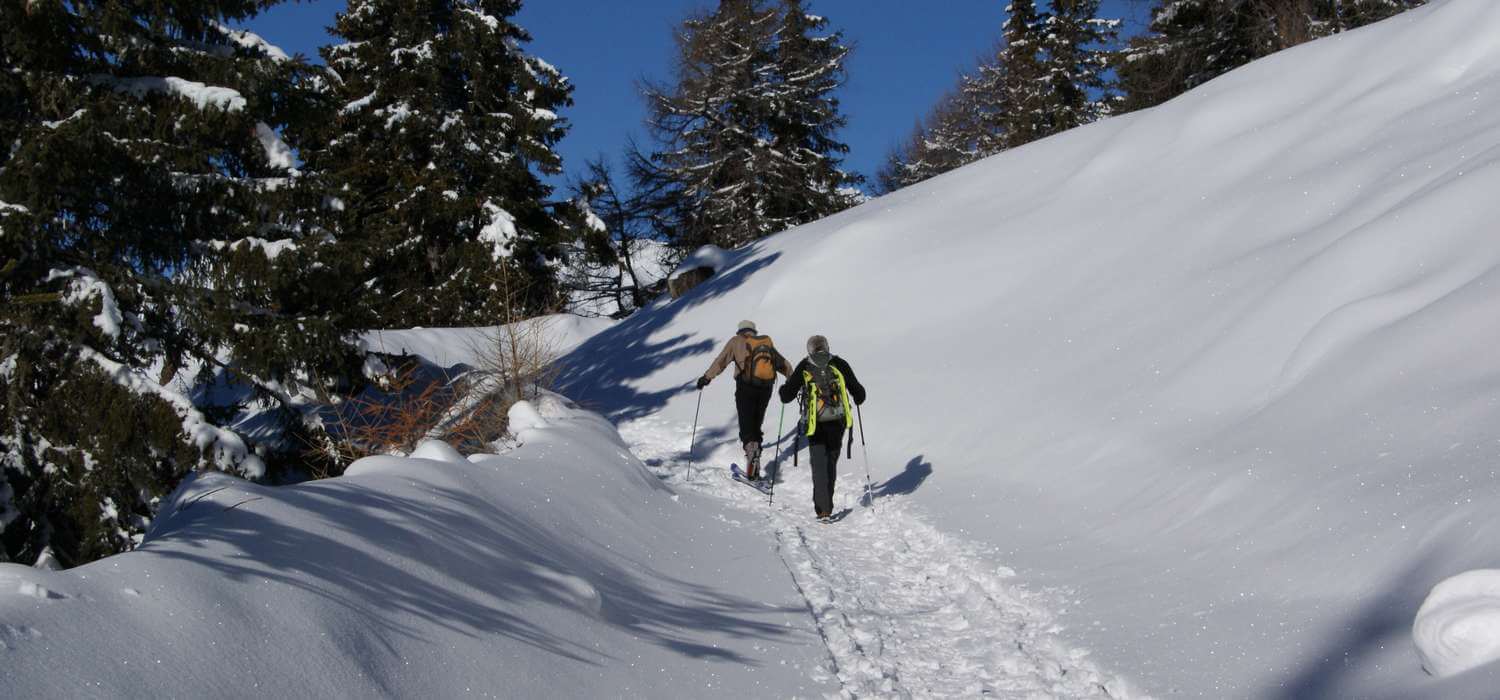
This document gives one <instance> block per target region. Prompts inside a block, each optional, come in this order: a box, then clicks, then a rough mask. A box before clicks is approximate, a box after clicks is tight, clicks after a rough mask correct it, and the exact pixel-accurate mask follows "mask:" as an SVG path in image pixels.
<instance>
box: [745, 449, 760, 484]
mask: <svg viewBox="0 0 1500 700" xmlns="http://www.w3.org/2000/svg"><path fill="white" fill-rule="evenodd" d="M745 476H747V477H750V480H751V481H757V480H759V479H760V443H758V442H747V443H745Z"/></svg>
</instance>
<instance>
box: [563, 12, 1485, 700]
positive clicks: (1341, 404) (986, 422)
mask: <svg viewBox="0 0 1500 700" xmlns="http://www.w3.org/2000/svg"><path fill="white" fill-rule="evenodd" d="M1496 35H1500V5H1497V4H1495V3H1491V2H1487V1H1485V0H1447V1H1446V2H1435V3H1433V4H1432V5H1430V6H1428V7H1426V8H1423V9H1421V10H1417V11H1413V12H1409V13H1406V14H1404V15H1401V16H1399V17H1397V18H1394V19H1392V20H1389V21H1386V22H1382V23H1380V24H1377V25H1374V26H1371V27H1368V28H1365V29H1362V30H1360V31H1356V32H1351V33H1348V34H1344V35H1340V36H1336V37H1332V38H1330V39H1326V40H1322V41H1318V42H1314V43H1312V44H1308V45H1305V46H1302V47H1298V48H1296V49H1293V50H1290V51H1286V52H1283V53H1280V54H1277V55H1275V56H1272V57H1270V58H1268V59H1265V60H1262V61H1259V62H1257V63H1255V64H1252V65H1250V66H1247V67H1245V68H1243V69H1241V70H1238V71H1235V72H1233V73H1231V74H1229V75H1226V76H1224V77H1222V78H1220V79H1218V80H1215V81H1213V82H1212V83H1210V84H1208V85H1205V86H1203V87H1202V88H1200V89H1198V90H1195V91H1193V92H1191V93H1188V94H1186V95H1184V96H1182V97H1181V98H1179V99H1177V100H1174V101H1172V102H1170V103H1168V104H1166V105H1163V106H1161V107H1159V108H1156V109H1153V110H1150V111H1147V112H1143V113H1137V114H1132V115H1128V116H1125V117H1121V118H1116V119H1112V120H1108V121H1106V122H1102V123H1099V124H1095V125H1092V126H1090V127H1086V128H1083V129H1079V130H1075V131H1073V132H1069V133H1067V134H1063V135H1060V136H1058V137H1054V138H1052V139H1048V140H1045V141H1042V142H1038V143H1035V144H1031V145H1029V146H1027V147H1025V148H1022V149H1018V150H1016V151H1012V152H1009V153H1005V154H1002V155H1000V156H997V157H995V158H991V159H988V160H986V161H982V162H980V163H976V164H974V165H972V166H970V167H967V168H964V169H961V170H959V171H955V172H953V173H949V174H948V175H945V176H942V177H939V178H936V179H934V180H931V181H929V182H926V183H923V184H921V185H918V186H915V187H911V188H908V189H906V190H902V191H900V192H897V193H895V194H892V195H890V196H887V197H883V198H881V199H877V200H874V201H871V202H869V203H867V204H865V205H863V206H861V207H859V208H857V209H854V210H851V211H849V212H846V213H844V214H841V215H839V216H835V217H832V218H830V219H827V220H824V221H821V222H817V223H814V224H810V225H808V226H804V227H801V228H799V229H794V230H792V231H790V232H787V233H785V234H782V235H780V236H776V237H773V238H771V239H767V240H765V241H762V242H761V243H759V244H757V245H755V246H752V247H751V248H748V249H744V250H740V251H736V252H734V253H732V254H731V255H730V257H729V259H728V261H727V265H726V266H725V268H724V269H722V270H721V271H720V272H719V274H718V275H716V276H715V277H714V278H712V279H710V280H709V281H708V282H707V283H705V284H704V285H702V286H701V287H699V288H698V289H696V290H694V291H693V292H692V293H691V294H689V295H688V296H686V297H684V298H682V299H680V300H677V301H675V302H670V303H663V304H659V305H657V306H654V307H653V308H651V309H648V310H646V311H644V312H641V313H638V314H637V315H635V316H633V317H631V318H629V319H626V320H625V321H623V322H622V323H620V324H618V325H617V326H615V327H613V328H611V329H609V330H607V331H605V332H603V333H601V334H600V335H597V336H595V337H594V338H593V339H591V340H590V341H588V342H586V343H584V344H583V345H582V346H581V347H580V348H579V349H578V350H576V351H574V352H573V353H572V355H571V356H570V357H569V363H570V365H571V370H570V372H569V374H568V376H567V380H566V385H565V387H564V391H565V393H568V394H569V395H570V396H573V397H574V398H577V399H579V400H581V401H584V402H586V403H587V404H589V405H591V406H594V407H597V408H600V409H602V410H604V411H605V412H606V413H607V414H608V415H610V416H611V417H612V418H614V419H616V420H617V421H620V422H622V423H623V424H624V425H625V426H627V429H626V430H625V432H626V433H627V434H629V433H630V430H629V429H628V426H629V425H630V424H631V422H632V421H636V420H640V419H642V418H645V417H647V416H651V417H653V420H671V421H677V422H680V423H681V424H683V425H686V424H688V423H689V422H690V421H691V420H692V418H693V415H694V411H695V399H696V398H697V397H696V396H695V395H694V393H693V392H692V390H691V386H690V382H691V381H692V380H693V379H694V378H696V377H697V376H698V375H699V374H700V373H701V372H702V371H703V370H704V368H706V366H707V365H708V362H709V361H710V360H711V359H712V354H713V353H714V352H715V351H716V350H717V349H718V345H719V344H720V343H722V342H723V340H724V339H725V338H726V337H727V336H728V335H729V334H730V333H731V332H732V331H733V329H734V324H735V323H736V322H737V321H738V320H739V319H740V318H751V319H754V320H756V321H757V322H758V323H760V325H761V327H762V329H763V330H765V331H766V332H768V333H770V334H771V335H772V336H773V337H775V338H776V339H777V340H778V342H779V344H780V346H781V347H782V348H784V349H785V350H786V351H787V353H788V354H789V355H791V354H793V351H794V350H800V346H801V344H802V340H803V339H805V338H806V337H807V336H808V335H810V334H812V333H823V334H826V335H827V336H829V338H830V339H831V340H832V344H833V350H834V352H835V353H836V354H839V355H842V356H844V357H846V358H847V359H849V360H850V362H851V363H852V364H853V366H854V368H855V370H856V371H857V372H858V373H859V375H860V378H861V380H862V381H863V382H864V383H865V384H866V386H867V387H868V388H869V390H870V401H869V403H868V404H867V406H866V407H865V415H866V417H867V418H868V420H869V423H868V424H867V426H866V428H867V430H868V437H869V443H870V445H869V447H870V456H871V467H872V469H873V471H874V472H875V474H874V477H875V479H876V481H882V480H890V479H895V478H901V477H902V476H903V475H904V474H906V473H907V471H909V470H910V468H911V465H913V464H919V465H920V464H925V465H929V468H930V469H931V472H932V473H931V475H930V476H929V477H926V478H925V479H923V480H921V483H920V486H919V487H918V488H916V489H915V490H913V491H912V492H911V493H910V495H902V496H900V497H901V498H910V499H913V500H914V501H915V502H916V503H917V504H918V505H920V506H921V507H922V508H924V509H925V510H926V511H927V512H929V513H932V514H940V515H941V517H940V519H939V521H938V526H939V527H940V529H942V530H944V531H947V532H951V533H955V534H959V535H962V536H965V537H968V538H972V539H973V540H976V541H978V542H981V543H984V544H988V545H991V546H995V547H998V548H1000V549H1001V551H1003V552H1005V553H1006V561H1004V562H1003V563H1005V564H1007V565H1010V566H1014V567H1016V568H1017V569H1018V570H1019V571H1020V572H1021V574H1022V576H1023V579H1025V580H1029V581H1033V582H1037V583H1040V584H1043V585H1056V586H1066V587H1067V588H1069V589H1071V590H1072V591H1074V592H1075V594H1076V602H1075V605H1074V606H1073V608H1072V615H1071V616H1070V617H1069V620H1070V621H1071V622H1072V624H1073V634H1074V635H1076V637H1077V638H1078V639H1081V640H1082V641H1083V642H1084V644H1085V646H1088V647H1089V648H1091V649H1093V650H1094V651H1095V652H1096V653H1098V654H1099V656H1100V657H1102V658H1103V659H1104V660H1105V661H1107V662H1108V663H1109V664H1110V665H1111V666H1113V667H1115V668H1117V669H1118V670H1120V671H1122V672H1124V673H1126V674H1127V675H1131V676H1132V677H1133V678H1135V679H1136V680H1138V681H1139V683H1140V685H1142V686H1143V687H1145V688H1146V689H1148V690H1152V691H1154V692H1160V693H1163V694H1170V693H1173V692H1185V693H1193V694H1205V695H1212V696H1246V695H1251V696H1265V695H1279V694H1286V695H1299V696H1305V695H1316V694H1338V695H1347V694H1368V695H1380V694H1384V693H1393V694H1396V695H1402V694H1413V693H1432V694H1437V695H1443V694H1448V693H1452V692H1458V691H1456V690H1455V688H1457V687H1459V686H1454V685H1452V684H1447V685H1443V684H1438V683H1436V682H1433V681H1430V680H1429V679H1427V678H1426V677H1425V676H1424V675H1423V674H1422V671H1421V670H1420V668H1419V666H1418V664H1417V661H1416V658H1415V655H1414V654H1413V653H1412V652H1411V648H1410V640H1409V629H1410V624H1411V619H1412V615H1413V614H1414V613H1415V611H1416V608H1417V606H1418V604H1419V603H1420V602H1421V598H1422V596H1423V595H1424V594H1425V593H1426V592H1427V590H1428V589H1429V588H1430V587H1431V585H1432V584H1434V583H1436V582H1437V581H1439V580H1441V579H1442V578H1444V577H1446V576H1448V575H1452V574H1454V573H1458V572H1459V571H1462V570H1465V569H1468V568H1475V567H1478V566H1483V565H1486V564H1492V563H1493V557H1494V556H1495V552H1497V551H1500V534H1496V533H1500V529H1497V528H1496V527H1494V525H1497V524H1500V515H1497V513H1500V508H1497V506H1500V477H1497V472H1496V471H1495V469H1494V463H1495V460H1496V458H1497V452H1500V447H1497V446H1500V442H1497V437H1500V427H1497V426H1500V396H1497V394H1496V390H1497V389H1500V360H1497V359H1496V356H1495V353H1494V352H1493V351H1492V348H1494V347H1496V346H1497V345H1500V316H1497V315H1496V314H1495V313H1494V309H1496V308H1500V274H1497V272H1496V270H1497V266H1500V237H1497V236H1496V235H1495V233H1494V232H1495V227H1496V223H1495V222H1496V220H1497V218H1500V203H1497V201H1496V198H1495V197H1494V195H1493V193H1494V192H1496V191H1500V92H1497V91H1496V90H1495V88H1494V86H1495V85H1497V84H1500V45H1497V44H1496V43H1495V42H1494V41H1493V40H1492V37H1494V36H1496ZM796 354H798V355H800V352H797V353H796ZM727 383H728V382H727V381H719V382H716V383H715V384H714V385H712V386H710V387H709V388H708V389H707V390H705V393H704V396H703V407H702V417H701V418H700V419H699V423H700V431H703V432H700V436H702V435H703V434H704V433H707V444H709V445H713V446H716V449H717V450H718V451H717V452H716V453H714V454H713V456H712V457H711V458H710V459H713V460H723V459H727V458H728V457H729V456H730V455H732V454H733V451H734V450H733V448H732V447H731V446H728V445H727V443H732V442H733V441H734V438H733V432H734V429H733V404H732V401H731V400H730V396H729V394H730V390H729V388H728V387H726V386H724V385H725V384H727ZM773 415H774V408H773ZM767 422H768V423H770V422H771V421H770V420H768V421H767ZM772 429H774V426H773V427H772ZM701 458H702V457H701V455H700V459H701ZM851 466H852V465H851ZM848 473H850V472H848V471H846V472H845V474H848ZM851 483H852V482H851V481H849V480H848V478H847V477H846V481H845V482H844V486H843V488H850V484H851ZM1490 672H1491V673H1492V671H1490ZM1460 682H1461V683H1462V682H1468V681H1465V680H1464V679H1460ZM1468 687H1470V688H1473V687H1480V686H1468Z"/></svg>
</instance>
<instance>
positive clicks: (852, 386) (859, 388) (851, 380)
mask: <svg viewBox="0 0 1500 700" xmlns="http://www.w3.org/2000/svg"><path fill="white" fill-rule="evenodd" d="M830 364H837V365H838V368H839V372H840V373H842V374H843V375H844V386H845V387H846V388H847V389H849V398H851V399H854V405H856V406H858V405H860V404H862V403H864V402H865V387H864V385H863V384H860V383H859V379H858V378H856V377H855V376H854V368H852V367H850V366H849V361H848V360H845V359H844V358H842V357H835V358H833V360H832V361H831V362H830Z"/></svg>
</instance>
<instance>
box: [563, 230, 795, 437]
mask: <svg viewBox="0 0 1500 700" xmlns="http://www.w3.org/2000/svg"><path fill="white" fill-rule="evenodd" d="M780 256H781V254H780V253H772V254H764V252H763V249H762V245H761V244H758V243H757V244H753V245H750V246H747V247H745V248H741V249H738V250H733V251H729V252H728V260H727V262H726V263H725V267H724V269H723V270H720V271H718V272H717V273H715V274H714V276H713V277H710V278H708V280H706V281H705V282H703V283H702V284H700V285H698V286H697V287H694V288H693V289H692V290H690V291H689V292H688V293H687V294H685V295H683V296H682V297H681V298H679V299H675V300H670V301H668V300H665V299H664V300H662V301H659V302H657V303H656V304H654V305H652V306H650V307H648V308H646V309H643V310H641V311H637V312H636V313H634V314H632V315H630V316H628V317H626V318H625V319H624V320H622V321H620V322H619V323H617V324H615V325H614V326H611V327H610V328H608V329H606V330H604V331H603V332H601V333H599V334H598V335H595V336H593V337H592V338H590V339H588V340H587V341H584V343H583V344H582V345H579V346H578V347H577V348H576V349H574V350H573V351H572V352H570V353H568V354H567V355H565V356H564V357H562V358H561V359H560V360H559V361H558V363H559V366H560V367H561V368H562V373H561V375H560V376H559V378H558V382H557V386H558V390H559V391H560V392H561V393H563V394H566V395H567V396H568V397H569V398H571V399H573V400H574V401H577V402H578V403H579V404H580V405H582V406H585V407H587V408H589V409H590V410H594V411H598V412H600V413H603V414H604V415H605V416H607V417H608V418H609V419H610V420H611V421H614V422H615V423H620V422H622V421H628V420H632V419H636V418H641V417H644V416H648V415H651V414H653V413H655V412H657V411H659V410H660V409H661V408H662V407H663V406H665V405H666V404H667V401H668V400H670V399H671V398H672V397H674V396H677V395H679V394H686V393H689V392H692V391H694V390H695V389H694V386H693V381H694V380H696V379H697V378H698V375H697V374H693V375H692V376H685V377H683V382H682V384H680V385H678V386H676V387H673V388H670V389H664V390H659V391H641V390H639V389H637V388H635V387H632V386H630V384H632V383H634V382H638V381H640V380H643V379H645V378H647V377H649V376H651V375H653V374H655V373H657V372H659V371H661V369H663V368H664V367H666V366H668V365H671V364H673V363H676V362H678V361H680V360H683V359H686V358H690V357H694V356H698V355H711V354H712V353H714V352H715V351H717V350H718V349H719V346H720V344H722V343H723V342H724V340H725V339H726V337H727V336H726V337H719V336H715V337H712V338H702V339H695V337H694V336H692V335H689V334H681V335H676V336H673V337H671V338H667V339H664V340H659V341H655V342H652V341H650V340H649V338H650V337H651V336H652V335H653V334H655V333H657V332H659V331H661V330H662V329H663V328H666V327H667V326H668V325H669V324H671V322H672V320H673V319H675V318H676V317H677V316H678V314H681V313H682V312H683V311H686V310H688V309H691V308H693V307H695V306H698V305H699V304H702V303H704V302H706V301H709V300H711V299H716V298H718V297H721V296H724V295H725V294H728V293H729V292H731V291H733V290H734V289H735V288H737V287H739V286H740V285H741V284H744V283H745V281H746V280H748V279H749V278H750V276H751V275H753V274H755V273H756V272H758V271H760V270H762V269H764V268H766V267H767V266H769V265H770V264H771V263H773V262H775V261H776V259H777V258H779V257H780ZM736 320H738V319H726V320H725V322H724V326H725V327H726V328H727V327H729V324H731V323H734V321H736ZM704 365H705V367H706V366H707V361H706V360H705V363H704Z"/></svg>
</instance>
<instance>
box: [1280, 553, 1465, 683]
mask: <svg viewBox="0 0 1500 700" xmlns="http://www.w3.org/2000/svg"><path fill="white" fill-rule="evenodd" d="M1442 555H1443V551H1442V549H1441V547H1433V548H1431V549H1429V550H1428V551H1427V552H1426V553H1425V554H1423V555H1422V556H1420V557H1418V558H1416V560H1414V561H1413V562H1412V563H1411V564H1410V565H1409V566H1407V567H1406V568H1405V569H1404V570H1403V571H1402V573H1401V575H1400V576H1397V577H1395V578H1394V579H1393V580H1391V581H1389V582H1388V584H1387V585H1386V587H1385V588H1384V590H1380V591H1372V592H1371V594H1370V596H1369V597H1367V598H1366V599H1365V602H1364V604H1363V605H1361V606H1360V607H1359V608H1358V609H1357V610H1355V611H1354V612H1353V613H1352V614H1350V615H1349V616H1348V617H1347V618H1346V621H1345V623H1344V625H1343V627H1342V631H1341V632H1340V633H1338V634H1336V635H1334V636H1333V637H1332V638H1330V639H1328V640H1327V642H1326V643H1325V644H1324V645H1323V647H1322V649H1321V650H1320V651H1316V652H1314V653H1313V654H1311V655H1310V656H1309V657H1308V662H1307V663H1306V664H1305V665H1304V667H1303V668H1302V669H1301V670H1300V671H1299V672H1297V673H1296V674H1295V675H1294V676H1292V677H1291V678H1290V679H1289V680H1288V681H1286V682H1285V683H1283V684H1282V685H1281V688H1280V691H1279V693H1278V694H1277V695H1275V697H1278V698H1281V699H1282V700H1300V699H1301V698H1331V697H1351V696H1352V694H1365V693H1368V690H1367V689H1366V690H1364V691H1359V690H1356V689H1355V688H1354V687H1351V686H1348V684H1349V683H1350V682H1352V681H1354V680H1355V678H1354V676H1355V675H1357V674H1358V673H1359V672H1360V671H1361V669H1362V668H1364V667H1365V666H1366V663H1368V659H1367V657H1373V656H1375V655H1376V654H1379V653H1383V652H1385V651H1386V649H1387V648H1388V647H1390V646H1392V645H1403V646H1410V645H1411V643H1412V642H1411V627H1412V621H1413V620H1415V619H1416V615H1417V608H1419V607H1421V605H1422V600H1423V599H1424V598H1425V597H1426V595H1427V592H1428V591H1429V590H1431V588H1432V586H1433V585H1435V584H1437V582H1438V581H1439V580H1440V579H1442V578H1443V576H1438V575H1436V573H1437V571H1438V570H1439V569H1440V568H1441V567H1438V566H1437V565H1436V564H1437V562H1438V561H1440V560H1442V559H1443V556H1442ZM1410 656H1411V673H1412V674H1414V675H1416V676H1420V675H1422V674H1423V673H1424V672H1423V670H1422V668H1421V664H1420V662H1419V661H1418V659H1417V655H1416V653H1415V651H1413V652H1412V653H1411V655H1410ZM1408 690H1409V687H1408ZM1403 694H1404V693H1403V692H1401V691H1398V692H1396V693H1392V694H1391V695H1390V696H1389V697H1392V698H1395V697H1401V696H1402V695H1403ZM1442 696H1443V694H1442V693H1438V694H1436V695H1434V697H1442Z"/></svg>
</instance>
